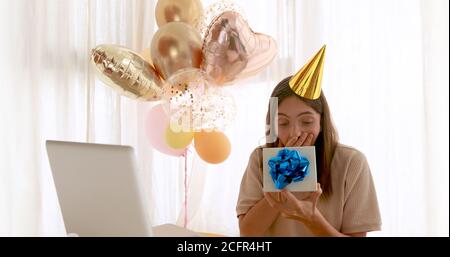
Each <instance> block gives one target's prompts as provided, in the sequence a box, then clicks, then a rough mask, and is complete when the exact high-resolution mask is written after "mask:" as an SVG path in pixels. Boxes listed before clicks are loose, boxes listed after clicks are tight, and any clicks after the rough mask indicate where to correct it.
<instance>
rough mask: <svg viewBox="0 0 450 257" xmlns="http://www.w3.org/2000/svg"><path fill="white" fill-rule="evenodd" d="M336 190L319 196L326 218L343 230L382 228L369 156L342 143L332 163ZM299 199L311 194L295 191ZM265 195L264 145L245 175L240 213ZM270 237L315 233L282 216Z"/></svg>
mask: <svg viewBox="0 0 450 257" xmlns="http://www.w3.org/2000/svg"><path fill="white" fill-rule="evenodd" d="M331 183H332V189H333V192H332V193H331V195H330V197H328V199H327V200H325V199H324V198H323V197H320V198H319V201H318V203H317V208H318V209H319V210H320V212H321V213H322V215H323V216H324V217H325V219H326V220H327V221H328V222H329V223H330V224H331V225H332V226H333V227H334V228H336V230H338V231H340V232H341V233H355V232H368V231H375V230H380V229H381V217H380V211H379V209H378V201H377V195H376V192H375V187H374V183H373V180H372V175H371V173H370V168H369V165H368V163H367V160H366V157H365V156H364V154H363V153H361V152H360V151H358V150H356V149H354V148H352V147H348V146H345V145H342V144H339V145H338V146H337V147H336V152H335V154H334V157H333V160H332V162H331ZM293 194H294V195H295V196H296V197H297V198H298V199H304V198H305V196H307V194H309V193H302V192H294V193H293ZM263 197H264V192H263V174H262V148H261V147H258V148H256V149H255V150H254V151H253V152H252V154H251V156H250V159H249V163H248V166H247V169H246V171H245V173H244V176H243V177H242V182H241V189H240V192H239V199H238V202H237V207H236V211H237V215H238V216H239V215H241V214H245V213H247V211H248V210H249V209H250V208H251V207H252V206H253V205H255V204H256V203H257V202H258V201H259V200H261V199H262V198H263ZM265 235H266V236H313V234H312V233H311V231H310V230H309V229H308V228H307V227H306V226H304V225H303V224H302V223H300V222H298V221H294V220H291V219H286V218H283V217H281V216H280V215H279V216H278V217H277V218H276V219H275V221H274V223H273V224H272V225H271V226H270V227H269V229H268V230H267V231H266V234H265Z"/></svg>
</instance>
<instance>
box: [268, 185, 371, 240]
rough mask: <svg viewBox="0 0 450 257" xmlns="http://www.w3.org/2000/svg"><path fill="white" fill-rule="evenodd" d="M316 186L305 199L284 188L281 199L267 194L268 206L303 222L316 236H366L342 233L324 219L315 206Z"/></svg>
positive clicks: (320, 190) (360, 233)
mask: <svg viewBox="0 0 450 257" xmlns="http://www.w3.org/2000/svg"><path fill="white" fill-rule="evenodd" d="M317 186H318V190H317V191H316V192H313V193H312V194H311V195H310V197H308V198H307V199H305V200H298V199H297V198H295V196H294V195H293V194H291V193H290V192H289V191H287V190H285V189H284V190H282V191H281V195H282V198H284V200H283V201H279V200H277V199H275V198H274V197H272V195H268V194H266V195H265V196H266V199H267V200H266V201H267V203H268V204H269V206H273V208H274V209H277V210H279V212H280V213H281V216H282V217H284V218H287V219H292V220H295V221H297V222H301V223H303V224H304V225H305V226H307V227H308V228H309V229H310V230H311V232H312V233H313V234H315V235H317V236H335V237H338V236H366V234H367V232H358V233H349V234H343V233H341V232H339V231H338V230H336V229H335V228H334V227H333V226H332V225H331V224H330V223H329V222H328V221H327V220H326V219H325V217H324V216H323V215H322V213H321V212H320V211H319V209H317V207H316V205H317V200H318V198H319V196H320V195H321V194H322V189H321V188H320V184H318V185H317Z"/></svg>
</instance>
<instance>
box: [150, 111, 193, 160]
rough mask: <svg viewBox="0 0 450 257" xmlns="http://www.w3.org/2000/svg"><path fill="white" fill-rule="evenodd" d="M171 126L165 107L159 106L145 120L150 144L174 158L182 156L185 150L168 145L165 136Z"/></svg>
mask: <svg viewBox="0 0 450 257" xmlns="http://www.w3.org/2000/svg"><path fill="white" fill-rule="evenodd" d="M168 126H169V117H167V115H166V113H165V111H164V108H163V105H162V104H158V105H156V106H155V107H153V108H152V109H151V110H150V111H149V112H148V114H147V118H146V120H145V132H146V134H147V137H148V140H149V141H150V144H151V145H152V146H153V147H154V148H155V149H156V150H158V151H160V152H161V153H164V154H168V155H172V156H182V155H183V154H184V153H185V151H186V148H185V149H174V148H171V147H170V146H168V145H167V143H166V141H165V139H164V134H165V132H166V129H167V127H168Z"/></svg>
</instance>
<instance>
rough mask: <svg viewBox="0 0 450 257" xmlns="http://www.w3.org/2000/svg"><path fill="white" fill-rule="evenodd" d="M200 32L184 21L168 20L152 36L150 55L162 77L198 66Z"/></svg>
mask: <svg viewBox="0 0 450 257" xmlns="http://www.w3.org/2000/svg"><path fill="white" fill-rule="evenodd" d="M201 44H202V42H201V38H200V34H199V33H198V32H197V31H196V30H195V29H194V28H193V27H192V26H190V25H188V24H187V23H184V22H170V23H167V24H166V25H164V26H162V27H161V28H159V30H158V31H157V32H156V33H155V35H154V36H153V40H152V44H151V56H152V61H153V64H154V65H155V69H156V70H157V71H158V73H159V74H161V76H162V77H163V78H164V79H168V78H169V77H170V75H172V74H174V73H175V72H176V71H178V70H181V69H184V68H199V67H200V65H201V62H202V49H201Z"/></svg>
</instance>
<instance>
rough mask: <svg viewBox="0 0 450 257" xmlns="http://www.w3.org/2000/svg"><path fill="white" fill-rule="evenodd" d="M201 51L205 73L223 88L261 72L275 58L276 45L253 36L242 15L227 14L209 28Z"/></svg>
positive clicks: (268, 39) (264, 36)
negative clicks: (223, 85)
mask: <svg viewBox="0 0 450 257" xmlns="http://www.w3.org/2000/svg"><path fill="white" fill-rule="evenodd" d="M202 50H203V58H204V60H203V63H202V69H203V70H204V71H206V73H207V74H208V75H209V76H211V77H212V78H214V80H215V81H216V83H217V84H219V85H220V84H224V83H227V82H231V81H234V80H237V79H243V78H247V77H250V76H253V75H255V74H257V73H258V72H260V71H261V70H262V69H264V68H265V67H266V66H267V65H269V63H270V62H271V61H272V60H273V58H274V57H275V56H276V54H277V44H276V42H275V40H274V39H273V38H272V37H270V36H268V35H264V34H260V33H255V32H253V31H252V29H251V28H250V27H249V25H248V23H247V22H246V21H245V20H244V18H243V17H242V16H241V15H240V14H239V13H237V12H234V11H227V12H224V13H222V14H221V15H220V16H219V17H217V18H216V19H215V20H213V21H212V22H211V24H210V25H209V27H208V30H207V32H206V35H205V38H204V40H203V46H202Z"/></svg>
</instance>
